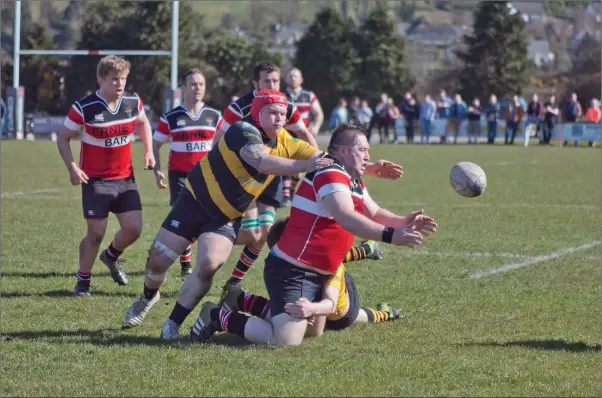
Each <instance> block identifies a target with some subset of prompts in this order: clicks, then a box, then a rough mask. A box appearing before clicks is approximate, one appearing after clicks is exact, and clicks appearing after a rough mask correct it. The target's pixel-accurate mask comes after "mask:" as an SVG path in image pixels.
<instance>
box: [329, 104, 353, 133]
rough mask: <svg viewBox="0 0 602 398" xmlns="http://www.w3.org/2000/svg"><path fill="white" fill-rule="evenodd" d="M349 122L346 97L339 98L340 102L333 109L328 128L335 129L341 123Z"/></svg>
mask: <svg viewBox="0 0 602 398" xmlns="http://www.w3.org/2000/svg"><path fill="white" fill-rule="evenodd" d="M347 123H349V111H348V110H347V101H345V98H341V99H339V104H338V105H337V106H336V107H335V108H334V109H333V110H332V113H331V114H330V121H329V123H328V128H329V129H331V130H334V129H335V128H336V127H337V126H338V125H339V124H347Z"/></svg>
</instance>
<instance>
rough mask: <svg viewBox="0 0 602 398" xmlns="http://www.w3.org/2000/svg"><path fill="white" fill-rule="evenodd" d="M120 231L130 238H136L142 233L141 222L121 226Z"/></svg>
mask: <svg viewBox="0 0 602 398" xmlns="http://www.w3.org/2000/svg"><path fill="white" fill-rule="evenodd" d="M121 231H122V232H123V233H124V234H125V235H126V236H127V237H128V238H129V239H131V240H136V239H138V238H139V237H140V234H142V223H141V222H140V223H132V224H128V225H127V226H124V227H123V228H121Z"/></svg>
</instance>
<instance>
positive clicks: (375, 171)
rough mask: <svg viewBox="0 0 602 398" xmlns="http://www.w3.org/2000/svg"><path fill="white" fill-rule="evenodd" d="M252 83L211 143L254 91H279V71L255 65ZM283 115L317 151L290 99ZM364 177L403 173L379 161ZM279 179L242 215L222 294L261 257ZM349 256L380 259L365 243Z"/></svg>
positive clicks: (375, 248) (241, 111) (290, 128)
mask: <svg viewBox="0 0 602 398" xmlns="http://www.w3.org/2000/svg"><path fill="white" fill-rule="evenodd" d="M252 80H253V86H254V87H255V90H253V91H251V92H249V93H247V94H245V95H243V96H242V97H240V98H238V99H237V100H236V101H234V102H233V103H232V104H230V106H228V108H226V110H225V111H224V121H223V123H222V125H221V127H220V128H219V129H218V130H217V132H216V135H215V137H214V144H215V143H216V142H217V140H219V138H220V137H221V135H222V134H223V132H224V131H226V130H227V129H228V128H229V126H230V125H232V124H234V123H235V122H236V121H237V120H239V119H241V118H242V117H244V116H247V115H248V114H249V111H250V106H251V103H252V101H253V98H254V97H255V93H256V92H257V90H276V91H279V90H280V68H279V67H278V66H277V65H274V64H272V63H269V62H262V63H259V64H257V66H255V69H254V71H253V79H252ZM286 116H287V124H286V126H285V128H286V130H287V131H290V132H292V133H293V134H295V135H296V136H297V137H299V138H301V139H304V140H305V141H307V142H308V143H310V144H311V145H313V146H315V147H316V148H317V144H316V142H315V139H314V138H313V135H312V134H310V133H309V131H308V130H307V126H306V124H305V122H304V121H303V118H302V115H301V113H299V111H298V109H297V108H296V107H295V105H294V104H293V103H292V102H291V100H290V98H289V104H288V108H287V115H286ZM366 174H372V175H375V176H377V177H381V178H389V179H396V178H399V177H401V175H402V174H403V173H402V169H401V166H398V165H396V164H394V163H391V162H388V161H384V160H381V161H379V162H377V163H374V164H371V165H370V166H369V168H368V170H367V171H366ZM279 180H280V178H275V179H274V180H273V182H272V183H271V184H270V185H269V186H268V187H267V188H266V189H265V191H264V192H263V193H262V194H261V195H260V196H259V198H258V199H257V206H254V205H253V206H252V207H251V208H250V209H248V210H247V212H246V213H245V215H244V218H243V220H242V227H241V233H240V234H239V236H238V237H237V240H236V243H237V244H245V245H246V246H245V248H244V249H243V250H242V253H241V254H240V257H239V259H238V262H237V263H236V266H235V268H234V270H233V271H232V274H231V275H230V279H229V280H228V281H227V283H226V286H224V294H225V292H226V289H227V286H228V285H229V284H239V283H241V281H242V279H243V278H244V277H245V275H246V273H247V272H248V271H249V269H250V267H252V266H253V264H254V263H255V261H256V260H257V258H258V257H259V256H260V255H261V251H262V249H263V246H264V245H265V241H266V239H267V235H268V232H269V230H270V227H271V225H272V224H273V223H274V217H275V216H276V209H277V208H278V207H280V203H279V201H278V200H277V199H276V196H277V194H278V185H279ZM349 257H350V259H351V260H362V259H364V258H371V259H375V260H378V259H380V258H381V252H380V250H379V249H378V246H377V245H375V244H374V243H372V242H368V243H366V244H363V245H360V246H359V247H356V248H352V250H351V251H350V252H349Z"/></svg>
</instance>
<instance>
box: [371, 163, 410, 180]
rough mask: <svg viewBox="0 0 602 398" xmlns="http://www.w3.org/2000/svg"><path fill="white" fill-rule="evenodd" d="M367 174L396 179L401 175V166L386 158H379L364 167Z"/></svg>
mask: <svg viewBox="0 0 602 398" xmlns="http://www.w3.org/2000/svg"><path fill="white" fill-rule="evenodd" d="M366 172H368V174H370V175H373V176H376V177H379V178H385V179H387V180H397V179H399V178H401V176H403V167H401V165H399V164H396V163H393V162H390V161H388V160H382V159H381V160H379V161H377V162H374V163H372V164H370V165H368V166H367V167H366Z"/></svg>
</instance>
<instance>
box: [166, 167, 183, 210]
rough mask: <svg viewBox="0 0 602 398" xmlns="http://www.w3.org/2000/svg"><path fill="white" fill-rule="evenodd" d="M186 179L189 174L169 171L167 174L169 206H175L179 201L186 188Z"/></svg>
mask: <svg viewBox="0 0 602 398" xmlns="http://www.w3.org/2000/svg"><path fill="white" fill-rule="evenodd" d="M186 177H188V173H184V172H183V171H177V170H169V171H168V172H167V181H168V183H169V205H170V206H173V205H175V204H176V201H177V200H178V195H179V194H180V191H181V190H182V188H183V187H185V186H186Z"/></svg>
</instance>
